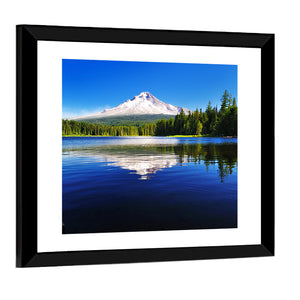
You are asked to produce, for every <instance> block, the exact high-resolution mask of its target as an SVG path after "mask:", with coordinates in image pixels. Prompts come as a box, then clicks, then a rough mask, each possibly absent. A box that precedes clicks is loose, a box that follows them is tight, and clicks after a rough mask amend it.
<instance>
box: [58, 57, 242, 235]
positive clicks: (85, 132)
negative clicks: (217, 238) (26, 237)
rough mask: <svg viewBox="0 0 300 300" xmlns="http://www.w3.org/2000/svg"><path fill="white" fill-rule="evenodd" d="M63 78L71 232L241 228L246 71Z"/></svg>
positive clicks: (82, 65) (157, 66)
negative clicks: (241, 82)
mask: <svg viewBox="0 0 300 300" xmlns="http://www.w3.org/2000/svg"><path fill="white" fill-rule="evenodd" d="M61 71H62V234H83V233H106V232H111V233H113V232H136V231H163V230H196V229H197V230H199V229H222V228H230V229H236V228H238V151H237V149H238V88H237V87H238V82H237V79H238V65H225V64H224V65H221V64H201V63H178V62H176V63H172V62H147V61H113V60H83V59H62V68H61Z"/></svg>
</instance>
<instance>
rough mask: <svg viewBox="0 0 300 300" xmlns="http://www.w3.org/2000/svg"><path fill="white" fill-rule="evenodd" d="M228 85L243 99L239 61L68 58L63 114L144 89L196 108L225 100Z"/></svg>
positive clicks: (77, 112)
mask: <svg viewBox="0 0 300 300" xmlns="http://www.w3.org/2000/svg"><path fill="white" fill-rule="evenodd" d="M225 89H227V91H228V92H229V93H231V95H232V96H233V97H236V99H237V66H236V65H212V64H187V63H157V62H126V61H102V60H75V59H63V60H62V105H63V118H69V117H73V116H80V115H85V114H89V113H95V112H99V111H101V110H103V109H107V108H112V107H115V106H117V105H119V104H121V103H122V102H124V101H126V100H127V99H132V98H133V97H134V96H136V95H138V94H140V93H141V92H150V93H151V94H152V95H153V96H155V97H156V98H158V99H160V100H161V101H164V102H166V103H169V104H173V105H176V106H182V107H185V108H188V109H190V110H195V109H196V108H198V109H200V108H202V109H205V108H206V106H207V104H208V101H211V103H212V105H213V106H215V105H218V106H219V105H220V98H221V97H222V94H223V93H224V91H225Z"/></svg>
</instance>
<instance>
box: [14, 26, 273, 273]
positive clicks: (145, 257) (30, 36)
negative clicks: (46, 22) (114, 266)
mask: <svg viewBox="0 0 300 300" xmlns="http://www.w3.org/2000/svg"><path fill="white" fill-rule="evenodd" d="M16 32H17V53H16V54H17V57H16V58H17V70H16V71H17V77H16V79H17V140H16V142H17V157H16V159H17V180H16V186H17V233H16V234H17V239H16V246H17V247H16V248H17V249H16V250H17V253H16V254H17V255H16V266H17V267H41V266H66V265H88V264H110V263H132V262H154V261H180V260H200V259H220V258H241V257H259V256H273V255H274V65H275V63H274V38H275V37H274V34H258V33H229V32H201V31H177V30H148V29H116V28H83V27H62V26H40V25H18V26H17V27H16ZM38 41H68V42H93V43H98V42H101V43H134V44H162V45H191V46H215V47H246V48H258V49H261V114H262V115H264V116H266V115H267V116H268V119H265V118H264V119H261V243H260V244H255V245H231V246H205V247H202V246H201V247H200V246H199V247H176V248H151V249H150V248H149V249H115V250H88V251H64V252H62V251H57V252H45V253H44V252H42V253H40V252H38V251H37V230H38V225H37V224H38V222H37V205H38V195H37V179H38V176H37V167H38V165H37V157H38V150H37V145H38V144H37V129H38V128H37V117H38V115H37V114H38V110H37V107H38V96H37V78H38V77H37V67H38V65H37V64H38V63H37V57H38V51H37V44H38Z"/></svg>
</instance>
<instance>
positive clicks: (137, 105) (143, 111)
mask: <svg viewBox="0 0 300 300" xmlns="http://www.w3.org/2000/svg"><path fill="white" fill-rule="evenodd" d="M181 110H183V111H184V112H185V113H186V114H188V112H189V110H188V109H186V108H183V107H179V106H175V105H172V104H167V103H165V102H163V101H161V100H159V99H157V98H156V97H154V96H153V95H152V94H151V93H150V92H141V93H140V94H139V95H137V96H135V97H134V98H132V99H128V100H127V101H125V102H123V103H121V104H120V105H118V106H116V107H114V108H111V109H106V110H104V111H100V112H98V113H96V114H93V115H88V116H81V117H77V118H73V120H76V119H77V120H78V119H91V118H105V117H111V116H124V115H127V116H129V115H159V114H162V115H177V114H178V113H180V112H181Z"/></svg>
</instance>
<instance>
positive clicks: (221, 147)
mask: <svg viewBox="0 0 300 300" xmlns="http://www.w3.org/2000/svg"><path fill="white" fill-rule="evenodd" d="M63 155H68V156H71V157H89V158H92V159H93V161H94V163H97V162H98V163H106V164H107V166H113V167H119V168H122V169H124V170H128V171H130V172H129V174H137V175H139V178H138V179H140V180H149V179H151V177H152V176H153V175H154V174H156V173H157V172H158V171H160V170H162V169H165V168H172V167H174V166H178V165H182V166H184V165H186V164H188V163H194V164H204V165H205V166H206V169H207V171H208V170H209V168H210V166H217V173H218V176H219V178H220V181H221V182H224V179H225V178H226V177H227V176H229V175H230V174H232V172H233V169H234V168H236V167H237V143H231V142H228V143H226V142H225V143H204V144H200V143H194V144H136V145H132V144H125V145H124V144H121V145H100V146H99V145H93V146H86V147H72V148H63Z"/></svg>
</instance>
